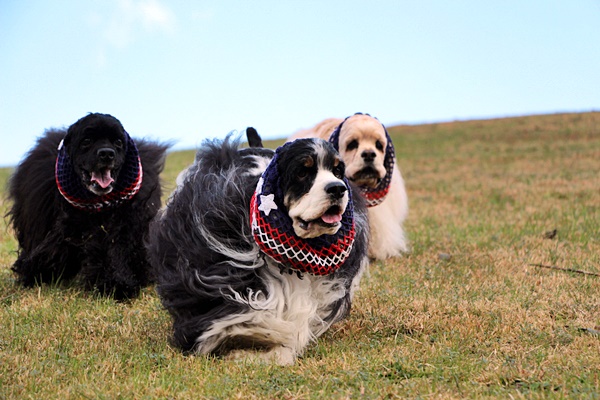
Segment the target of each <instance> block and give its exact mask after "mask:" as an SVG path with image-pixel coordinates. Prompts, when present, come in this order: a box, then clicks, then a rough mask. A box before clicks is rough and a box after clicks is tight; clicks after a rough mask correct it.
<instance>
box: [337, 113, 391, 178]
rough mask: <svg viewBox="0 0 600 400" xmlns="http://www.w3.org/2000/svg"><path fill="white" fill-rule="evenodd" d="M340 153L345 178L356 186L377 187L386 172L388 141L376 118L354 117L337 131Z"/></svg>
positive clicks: (359, 115)
mask: <svg viewBox="0 0 600 400" xmlns="http://www.w3.org/2000/svg"><path fill="white" fill-rule="evenodd" d="M338 145H339V152H340V155H341V156H342V159H343V160H344V161H345V163H346V176H347V177H348V179H350V180H351V181H352V182H354V183H355V184H356V185H358V186H361V187H367V188H374V187H376V186H377V185H378V184H379V183H380V182H381V180H382V179H383V178H384V177H385V175H386V174H387V173H388V171H387V169H386V166H385V163H384V162H385V157H386V149H387V147H388V138H387V135H386V132H385V128H384V127H383V125H382V124H381V122H379V121H378V120H377V119H376V118H373V117H371V116H370V115H367V114H355V115H353V116H351V117H349V118H347V119H346V120H345V121H344V122H343V123H342V125H341V128H340V129H339V138H338Z"/></svg>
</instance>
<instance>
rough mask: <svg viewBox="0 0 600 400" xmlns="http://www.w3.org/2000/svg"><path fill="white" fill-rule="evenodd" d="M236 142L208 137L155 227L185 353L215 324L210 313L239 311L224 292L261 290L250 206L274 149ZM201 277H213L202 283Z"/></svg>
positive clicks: (163, 278) (167, 300) (164, 284)
mask: <svg viewBox="0 0 600 400" xmlns="http://www.w3.org/2000/svg"><path fill="white" fill-rule="evenodd" d="M238 145H239V142H238V141H235V140H233V141H232V140H230V139H229V138H228V139H226V140H225V142H224V143H221V142H220V141H214V142H205V144H204V146H203V147H202V148H201V149H200V150H199V151H198V153H197V156H196V161H195V163H194V164H193V165H192V166H190V168H189V170H188V171H187V173H186V175H185V179H184V181H183V184H182V186H180V187H178V189H177V191H176V195H174V196H172V197H171V199H170V200H169V203H168V204H167V206H166V208H165V210H164V211H163V212H162V214H161V215H160V217H159V218H157V219H156V220H155V221H154V222H153V223H152V224H151V228H150V238H149V244H148V250H149V255H150V259H151V263H152V265H153V266H154V270H155V275H156V277H157V281H158V285H157V291H158V293H159V295H160V296H161V298H162V301H163V304H164V305H165V307H166V308H167V309H168V310H169V312H170V313H171V314H172V315H173V316H174V317H175V318H174V319H175V327H174V340H175V342H176V344H177V346H178V347H180V348H182V349H183V350H186V351H189V350H192V348H193V347H194V346H195V344H196V343H195V341H196V339H197V338H198V333H199V332H203V331H204V330H206V329H208V327H209V326H210V324H211V323H212V321H213V319H214V318H215V315H214V312H212V311H211V310H217V309H219V312H220V313H225V314H227V313H228V312H231V313H233V312H235V310H236V308H233V307H232V308H231V310H230V311H227V308H228V307H227V305H226V301H225V299H224V297H223V293H232V291H235V292H245V291H246V289H247V288H248V287H254V288H258V289H260V288H261V283H260V281H259V279H258V278H257V277H256V274H255V272H254V270H253V269H252V267H253V266H254V264H255V263H256V262H259V261H260V259H259V257H258V248H257V247H256V245H255V244H254V241H253V238H252V236H251V234H250V229H249V223H250V217H249V208H250V198H251V195H252V192H253V190H254V187H255V186H256V183H257V181H258V178H259V176H260V172H262V169H261V167H260V164H261V163H263V164H266V162H268V159H270V158H271V157H272V155H273V151H272V150H267V149H262V148H248V149H242V150H238ZM264 160H267V161H266V162H265V161H264ZM253 170H255V172H252V171H253ZM240 171H246V173H240ZM263 262H264V261H263ZM232 264H233V265H235V266H237V267H239V268H234V267H233V265H232ZM200 276H203V277H208V279H209V280H208V281H202V282H197V281H196V277H200ZM182 277H186V278H185V279H182ZM188 279H189V280H188ZM263 289H264V287H263ZM178 317H182V318H178ZM178 324H179V325H178Z"/></svg>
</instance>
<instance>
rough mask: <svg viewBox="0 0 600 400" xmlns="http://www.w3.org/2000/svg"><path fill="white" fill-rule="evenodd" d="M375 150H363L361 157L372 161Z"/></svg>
mask: <svg viewBox="0 0 600 400" xmlns="http://www.w3.org/2000/svg"><path fill="white" fill-rule="evenodd" d="M375 155H376V154H375V152H374V151H373V150H365V151H363V152H362V153H361V155H360V156H361V157H362V158H363V160H365V162H373V161H374V160H375Z"/></svg>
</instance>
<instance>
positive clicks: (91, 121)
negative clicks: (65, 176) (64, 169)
mask: <svg viewBox="0 0 600 400" xmlns="http://www.w3.org/2000/svg"><path fill="white" fill-rule="evenodd" d="M128 145H129V143H128V135H127V134H126V132H125V129H124V128H123V125H121V122H119V120H118V119H116V118H115V117H113V116H111V115H108V114H88V115H86V116H85V117H83V118H81V119H80V120H78V121H77V122H75V123H74V124H73V125H71V126H70V127H69V129H68V131H67V135H66V136H65V138H64V142H63V146H65V148H66V151H67V154H68V155H69V158H70V160H71V163H72V166H73V169H74V171H75V173H76V174H77V176H78V177H79V178H80V179H81V183H82V184H83V186H84V187H85V188H86V189H87V190H89V191H90V192H92V193H94V194H95V195H97V196H102V195H106V194H108V193H110V192H112V190H113V189H114V187H115V184H116V181H117V178H118V176H119V172H120V171H121V168H122V166H123V164H124V162H125V155H126V152H127V146H128Z"/></svg>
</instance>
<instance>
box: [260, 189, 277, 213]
mask: <svg viewBox="0 0 600 400" xmlns="http://www.w3.org/2000/svg"><path fill="white" fill-rule="evenodd" d="M258 209H259V210H260V211H262V212H264V213H265V214H267V216H268V215H269V213H270V212H271V210H277V204H275V195H274V194H268V195H266V196H263V195H262V194H261V195H260V206H258Z"/></svg>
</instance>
